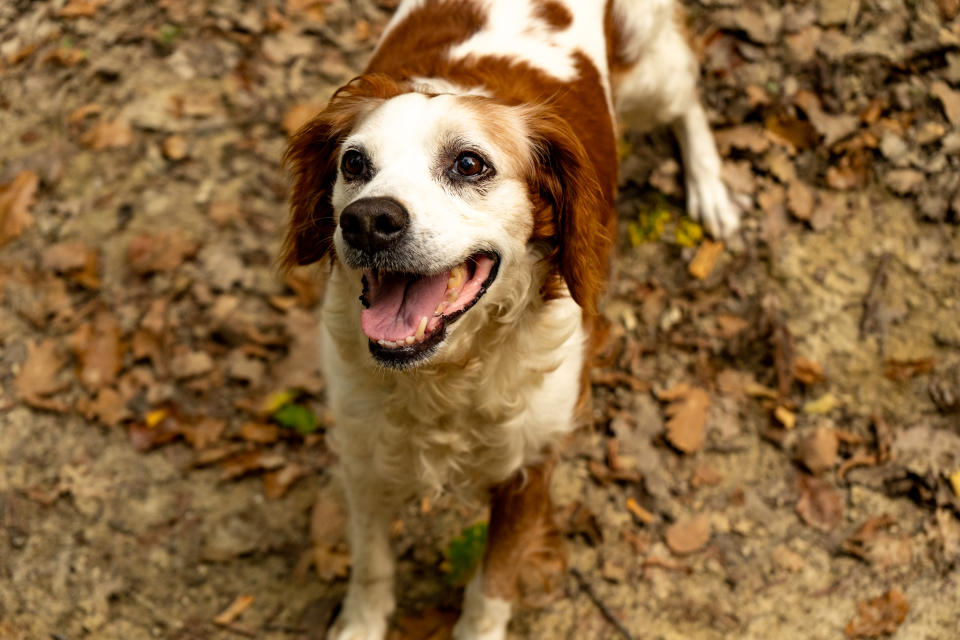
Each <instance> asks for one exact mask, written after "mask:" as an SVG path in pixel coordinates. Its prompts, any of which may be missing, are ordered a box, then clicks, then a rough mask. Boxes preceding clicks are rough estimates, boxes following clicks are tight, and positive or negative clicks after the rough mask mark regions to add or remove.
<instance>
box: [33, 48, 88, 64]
mask: <svg viewBox="0 0 960 640" xmlns="http://www.w3.org/2000/svg"><path fill="white" fill-rule="evenodd" d="M86 58H87V53H86V51H84V50H83V49H74V48H73V47H57V48H56V49H54V50H53V51H51V52H50V53H49V54H48V55H47V57H46V58H44V59H43V61H44V62H55V63H56V64H59V65H60V66H63V67H75V66H77V65H78V64H80V63H81V62H83V61H84V60H86Z"/></svg>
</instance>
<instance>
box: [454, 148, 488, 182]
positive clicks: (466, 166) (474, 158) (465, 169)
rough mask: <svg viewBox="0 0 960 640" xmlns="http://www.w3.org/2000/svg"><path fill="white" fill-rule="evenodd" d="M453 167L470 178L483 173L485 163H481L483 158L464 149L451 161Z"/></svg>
mask: <svg viewBox="0 0 960 640" xmlns="http://www.w3.org/2000/svg"><path fill="white" fill-rule="evenodd" d="M453 168H454V171H456V172H457V173H458V174H460V175H461V176H463V177H465V178H472V177H474V176H478V175H480V174H481V173H483V170H484V169H486V165H485V164H484V163H483V158H481V157H480V156H478V155H477V154H475V153H471V152H469V151H465V152H463V153H461V154H460V155H459V156H457V160H456V162H454V163H453Z"/></svg>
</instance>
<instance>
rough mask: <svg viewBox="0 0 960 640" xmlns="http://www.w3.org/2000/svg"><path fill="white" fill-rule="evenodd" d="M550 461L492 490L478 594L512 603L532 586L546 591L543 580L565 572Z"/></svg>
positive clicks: (545, 584)
mask: <svg viewBox="0 0 960 640" xmlns="http://www.w3.org/2000/svg"><path fill="white" fill-rule="evenodd" d="M553 467H554V461H553V460H552V459H551V460H548V461H547V462H544V463H541V464H539V465H536V466H529V467H525V468H524V469H523V470H521V471H520V472H518V473H517V475H515V476H514V477H513V478H512V479H511V480H509V481H507V482H506V483H504V484H502V485H499V486H497V487H495V488H494V489H493V492H492V497H491V501H490V526H489V529H488V534H487V548H486V551H485V552H484V555H483V593H484V595H486V596H488V597H494V598H501V599H504V600H510V601H513V600H516V599H517V597H518V596H519V595H520V594H521V593H524V592H525V591H526V589H525V588H524V587H526V586H528V585H530V586H532V584H531V583H533V584H535V581H534V580H531V578H532V577H534V576H536V577H537V578H539V581H540V582H541V585H540V586H541V587H543V588H545V587H547V586H548V584H549V582H550V580H549V578H548V576H549V575H550V574H553V573H558V572H559V571H562V569H563V568H564V566H565V560H564V552H563V539H562V537H561V535H560V532H559V530H558V529H557V527H556V524H555V523H554V521H553V503H552V502H551V500H550V475H551V473H552V472H553Z"/></svg>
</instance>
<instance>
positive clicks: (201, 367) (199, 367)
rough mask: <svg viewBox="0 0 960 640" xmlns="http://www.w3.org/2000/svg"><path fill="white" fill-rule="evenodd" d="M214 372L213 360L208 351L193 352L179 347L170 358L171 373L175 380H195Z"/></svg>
mask: <svg viewBox="0 0 960 640" xmlns="http://www.w3.org/2000/svg"><path fill="white" fill-rule="evenodd" d="M211 371H213V358H211V357H210V354H209V353H207V352H206V351H192V350H190V349H187V348H184V347H178V348H176V349H175V350H174V352H173V357H172V358H170V373H171V375H173V377H174V378H176V379H178V380H181V379H184V378H195V377H197V376H202V375H203V374H205V373H209V372H211Z"/></svg>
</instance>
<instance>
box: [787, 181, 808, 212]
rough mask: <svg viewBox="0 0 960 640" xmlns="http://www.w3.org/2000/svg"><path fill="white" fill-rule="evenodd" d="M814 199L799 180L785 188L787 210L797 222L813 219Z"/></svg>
mask: <svg viewBox="0 0 960 640" xmlns="http://www.w3.org/2000/svg"><path fill="white" fill-rule="evenodd" d="M814 205H815V198H814V195H813V191H812V190H811V189H810V187H808V186H807V185H805V184H804V183H803V182H801V181H799V180H794V181H793V182H791V183H790V186H789V187H787V209H789V210H790V213H792V214H793V215H794V217H795V218H797V219H798V220H803V221H808V220H810V218H811V217H813V208H814Z"/></svg>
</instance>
